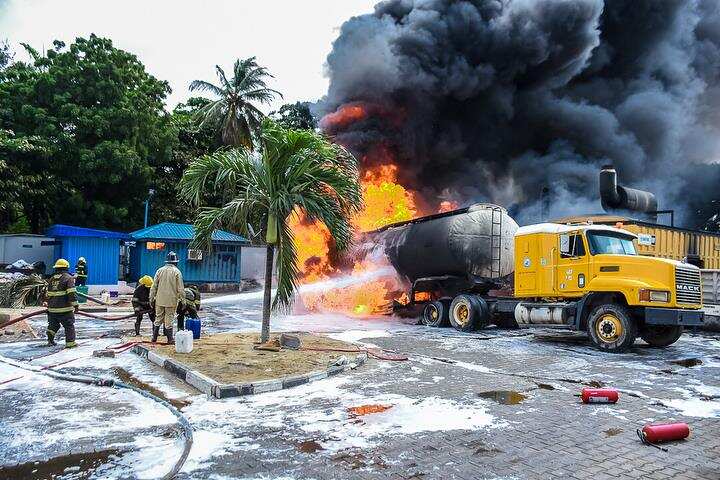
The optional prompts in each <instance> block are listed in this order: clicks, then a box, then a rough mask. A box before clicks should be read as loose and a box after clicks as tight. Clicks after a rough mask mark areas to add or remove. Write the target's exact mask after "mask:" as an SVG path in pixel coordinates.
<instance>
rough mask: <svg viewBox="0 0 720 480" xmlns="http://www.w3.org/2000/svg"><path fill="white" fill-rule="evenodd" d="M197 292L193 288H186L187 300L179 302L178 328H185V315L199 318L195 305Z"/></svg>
mask: <svg viewBox="0 0 720 480" xmlns="http://www.w3.org/2000/svg"><path fill="white" fill-rule="evenodd" d="M195 298H196V297H195V292H193V290H192V289H191V288H186V289H185V302H182V303H180V304H178V308H177V329H178V330H184V329H185V317H186V316H187V317H188V318H198V314H197V307H195Z"/></svg>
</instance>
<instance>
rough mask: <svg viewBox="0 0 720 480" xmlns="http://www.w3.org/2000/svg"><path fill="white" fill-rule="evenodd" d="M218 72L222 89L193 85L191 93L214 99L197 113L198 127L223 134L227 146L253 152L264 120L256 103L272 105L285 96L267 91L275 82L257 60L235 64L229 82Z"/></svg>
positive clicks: (203, 84)
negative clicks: (271, 83)
mask: <svg viewBox="0 0 720 480" xmlns="http://www.w3.org/2000/svg"><path fill="white" fill-rule="evenodd" d="M215 70H216V73H217V77H218V80H219V81H220V84H219V85H215V84H212V83H210V82H206V81H204V80H195V81H193V82H192V83H191V84H190V91H191V92H194V91H198V92H208V93H210V94H212V95H213V96H214V97H215V99H213V100H212V101H210V102H208V103H207V104H206V105H204V106H203V107H202V108H200V109H199V110H198V112H197V121H198V125H199V126H200V127H201V128H203V127H210V128H212V129H214V130H215V131H217V132H220V136H221V139H222V142H223V144H225V145H229V146H234V147H239V146H244V147H247V148H250V149H252V148H253V146H254V144H255V142H256V140H257V139H258V138H259V136H260V127H261V124H262V120H263V118H264V117H265V115H264V114H263V113H262V112H261V111H260V110H259V109H258V108H257V107H256V106H255V105H254V103H260V104H269V103H270V102H272V100H273V99H274V98H275V97H276V96H280V97H282V95H281V94H280V92H278V91H276V90H272V89H270V88H268V87H267V84H266V83H265V82H266V79H267V78H268V77H270V78H272V75H270V74H269V73H268V71H267V69H265V68H264V67H261V66H259V65H258V64H257V62H256V61H255V57H251V58H248V59H245V60H240V59H238V60H236V61H235V65H233V72H232V73H233V76H232V77H231V78H230V79H228V78H227V76H226V75H225V71H224V70H223V69H222V68H220V67H219V66H216V67H215Z"/></svg>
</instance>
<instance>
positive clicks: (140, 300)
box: [132, 285, 151, 312]
mask: <svg viewBox="0 0 720 480" xmlns="http://www.w3.org/2000/svg"><path fill="white" fill-rule="evenodd" d="M132 306H133V309H134V310H135V312H142V311H146V310H150V309H151V307H150V288H149V287H146V286H145V285H138V286H137V288H136V289H135V293H133V298H132Z"/></svg>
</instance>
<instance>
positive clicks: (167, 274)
mask: <svg viewBox="0 0 720 480" xmlns="http://www.w3.org/2000/svg"><path fill="white" fill-rule="evenodd" d="M177 263H178V256H177V254H176V253H175V252H170V253H168V254H167V257H166V259H165V265H163V266H162V267H160V268H159V269H158V271H157V272H155V280H154V281H153V285H152V288H151V289H150V303H151V304H154V305H155V322H154V325H153V336H152V341H153V342H156V341H157V337H158V335H159V334H160V325H164V326H165V335H166V336H167V339H168V343H174V342H175V340H174V339H173V321H174V319H175V311H176V310H177V307H178V304H179V303H182V302H184V300H185V286H184V285H183V278H182V273H180V270H179V269H178V268H177Z"/></svg>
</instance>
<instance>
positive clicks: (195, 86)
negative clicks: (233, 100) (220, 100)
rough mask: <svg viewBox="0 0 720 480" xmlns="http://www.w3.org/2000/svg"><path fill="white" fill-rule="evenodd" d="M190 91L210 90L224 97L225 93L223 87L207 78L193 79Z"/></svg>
mask: <svg viewBox="0 0 720 480" xmlns="http://www.w3.org/2000/svg"><path fill="white" fill-rule="evenodd" d="M190 91H191V92H194V91H200V92H210V93H212V94H214V95H216V96H218V97H222V96H224V94H225V91H224V90H223V89H222V88H220V87H218V86H217V85H215V84H212V83H210V82H206V81H205V80H193V81H192V82H190Z"/></svg>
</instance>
